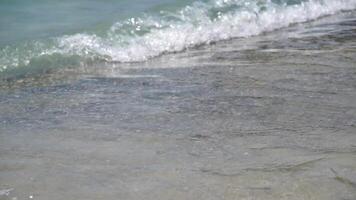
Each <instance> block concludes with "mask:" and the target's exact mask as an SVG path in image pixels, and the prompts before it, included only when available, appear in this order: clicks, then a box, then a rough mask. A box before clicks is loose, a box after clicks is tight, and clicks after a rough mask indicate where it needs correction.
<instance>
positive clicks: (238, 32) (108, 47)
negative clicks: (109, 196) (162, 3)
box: [0, 0, 356, 68]
mask: <svg viewBox="0 0 356 200" xmlns="http://www.w3.org/2000/svg"><path fill="white" fill-rule="evenodd" d="M275 2H277V0H275V1H273V0H215V1H208V2H205V3H203V2H196V3H194V4H192V5H190V6H186V7H185V8H184V9H182V10H180V11H178V12H176V13H169V12H164V11H162V12H161V13H160V14H157V15H146V16H143V17H137V18H132V19H128V20H127V21H121V22H118V23H116V24H114V25H113V26H112V27H111V28H110V29H109V30H108V31H107V33H106V34H105V35H104V36H98V35H95V34H85V33H81V34H75V35H69V36H63V37H59V38H57V39H55V41H54V44H53V45H52V46H51V47H42V46H40V47H38V49H36V50H33V49H32V50H31V51H30V52H31V53H28V55H22V56H21V58H20V59H25V61H22V63H28V62H29V61H30V60H31V59H32V58H33V57H39V56H43V55H52V54H63V55H79V56H80V57H84V58H94V59H96V58H98V59H103V60H106V61H109V62H111V61H113V62H139V61H145V60H147V59H150V58H152V57H156V56H159V55H161V54H164V53H170V52H179V51H182V50H184V49H186V48H190V47H193V46H196V45H201V44H209V43H211V42H216V41H221V40H227V39H231V38H236V37H248V36H253V35H258V34H261V33H262V32H268V31H272V30H275V29H279V28H283V27H286V26H289V25H291V24H294V23H300V22H306V21H310V20H314V19H317V18H319V17H322V16H326V15H332V14H335V13H337V12H340V11H342V10H352V9H355V8H356V0H309V1H302V0H300V1H299V3H294V4H289V5H288V3H286V2H288V1H286V0H280V1H278V3H275ZM283 2H284V3H283ZM294 2H295V1H294ZM37 46H38V45H37ZM33 52H35V53H33ZM12 58H13V60H12V61H11V63H20V62H19V61H18V60H16V56H12ZM0 64H3V63H0ZM0 67H1V66H0ZM4 67H6V65H4V64H3V68H4Z"/></svg>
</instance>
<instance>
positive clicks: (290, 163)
mask: <svg viewBox="0 0 356 200" xmlns="http://www.w3.org/2000/svg"><path fill="white" fill-rule="evenodd" d="M355 16H356V15H355V13H344V14H342V15H340V16H336V17H329V18H326V19H320V20H319V21H316V22H312V23H309V24H303V25H296V26H293V27H290V28H287V29H283V30H279V31H275V32H273V33H267V34H264V35H262V36H258V37H252V38H247V39H235V40H232V41H226V42H221V43H218V44H215V45H211V46H202V47H199V48H196V49H191V50H188V51H186V52H183V53H179V54H174V55H166V56H163V57H161V58H158V59H155V60H152V61H150V62H147V63H137V64H128V65H124V64H107V65H105V66H104V64H103V65H101V66H100V67H93V69H87V70H88V71H89V72H88V71H86V72H81V73H79V74H81V75H79V76H77V75H76V77H75V78H73V79H71V81H67V82H66V81H63V82H62V83H56V84H50V85H46V84H44V85H43V84H42V86H31V85H30V86H29V85H26V86H22V87H16V88H15V89H14V88H12V89H11V88H10V89H2V90H1V91H0V113H1V115H0V199H1V200H3V199H4V200H8V199H41V200H48V199H51V200H62V199H76V200H79V199H83V200H84V199H86V200H91V199H93V200H94V199H95V200H97V199H127V200H129V199H132V200H136V199H137V200H138V199H140V200H141V199H142V200H143V199H144V200H151V199H152V200H159V199H162V200H167V199H172V200H173V199H180V200H181V199H195V200H199V199H201V200H209V199H212V200H216V199H226V200H233V199H236V200H240V199H246V200H247V199H248V200H252V199H253V200H254V199H258V200H259V199H261V200H262V199H263V200H267V199H271V200H275V199H288V200H293V199H295V200H301V199H306V200H310V199H318V200H319V199H320V200H335V199H340V200H341V199H343V200H346V199H347V200H354V199H356V64H355V63H356V50H355V47H356V29H355V24H356V18H355ZM110 66H111V67H110ZM90 70H91V71H90ZM66 73H68V76H70V74H69V73H70V72H66ZM20 83H23V81H20V82H19V83H18V84H20ZM34 85H36V84H34Z"/></svg>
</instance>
